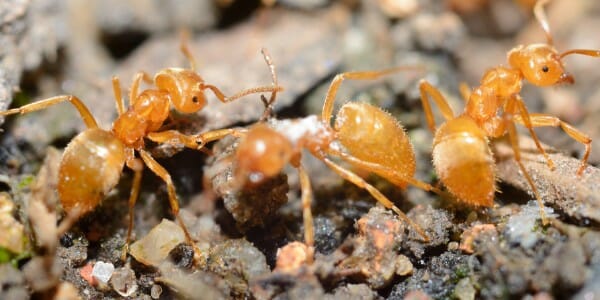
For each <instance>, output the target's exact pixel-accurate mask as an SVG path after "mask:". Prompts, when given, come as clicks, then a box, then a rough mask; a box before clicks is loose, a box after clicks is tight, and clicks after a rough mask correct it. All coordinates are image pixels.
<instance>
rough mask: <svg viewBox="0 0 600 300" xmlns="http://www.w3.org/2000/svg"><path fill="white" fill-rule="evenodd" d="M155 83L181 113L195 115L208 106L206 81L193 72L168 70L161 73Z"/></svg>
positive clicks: (176, 69)
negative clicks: (203, 84)
mask: <svg viewBox="0 0 600 300" xmlns="http://www.w3.org/2000/svg"><path fill="white" fill-rule="evenodd" d="M154 81H155V83H156V86H157V87H158V88H159V89H161V90H166V91H167V92H168V93H169V95H170V96H171V103H173V106H175V109H177V110H178V111H179V112H182V113H194V112H197V111H199V110H201V109H202V108H204V106H206V96H205V95H204V91H203V89H202V83H203V82H204V80H202V78H201V77H200V76H199V75H198V74H197V73H195V72H193V71H191V70H187V69H178V68H170V69H166V70H163V71H161V72H159V73H158V74H157V75H156V77H155V79H154Z"/></svg>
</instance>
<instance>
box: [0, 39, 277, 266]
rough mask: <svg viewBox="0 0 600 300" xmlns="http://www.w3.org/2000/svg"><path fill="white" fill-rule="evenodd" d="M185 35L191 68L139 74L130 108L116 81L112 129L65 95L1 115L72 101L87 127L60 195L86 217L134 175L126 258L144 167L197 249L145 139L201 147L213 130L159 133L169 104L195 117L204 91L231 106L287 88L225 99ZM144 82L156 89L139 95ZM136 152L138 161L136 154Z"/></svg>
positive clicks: (67, 157) (64, 164)
mask: <svg viewBox="0 0 600 300" xmlns="http://www.w3.org/2000/svg"><path fill="white" fill-rule="evenodd" d="M185 38H186V37H185V36H184V37H183V38H182V42H181V51H182V52H183V54H184V55H185V56H186V57H187V59H188V60H189V62H190V65H191V67H190V69H183V68H166V69H163V70H161V71H159V72H158V73H156V75H155V76H154V78H153V79H152V78H151V77H150V76H149V75H148V74H147V73H144V72H138V73H137V74H136V75H135V77H134V80H133V83H132V86H131V90H130V94H129V102H130V103H129V107H128V108H127V110H126V109H125V104H124V101H123V98H122V96H121V88H120V85H119V80H118V78H117V77H113V78H112V84H113V92H114V95H115V100H116V105H117V111H118V117H117V119H116V120H115V121H114V123H113V125H112V128H111V129H110V130H104V129H101V128H99V127H98V124H97V122H96V120H95V119H94V117H93V115H92V114H91V113H90V111H89V110H88V108H87V107H86V105H85V104H84V103H83V102H82V101H81V100H80V99H79V98H77V97H76V96H72V95H63V96H55V97H51V98H47V99H43V100H40V101H37V102H34V103H31V104H27V105H24V106H22V107H19V108H14V109H10V110H7V111H2V112H0V116H6V115H12V114H17V113H20V114H25V113H30V112H33V111H37V110H42V109H45V108H47V107H49V106H52V105H55V104H59V103H62V102H65V101H68V102H69V103H71V104H72V105H73V106H74V107H75V108H76V109H77V111H78V112H79V115H80V116H81V119H82V120H83V121H84V123H85V125H86V126H87V129H86V130H84V131H83V132H81V133H79V134H78V135H77V136H75V137H74V138H73V139H72V140H71V142H70V143H69V144H68V145H67V147H66V148H65V151H64V154H63V156H62V159H61V162H60V169H59V178H58V187H57V189H58V195H59V198H60V202H61V204H62V206H63V208H64V210H65V212H66V213H67V214H71V212H76V213H77V214H78V215H83V214H86V213H88V212H90V211H91V210H93V209H94V208H95V207H96V206H98V204H99V203H100V202H101V201H102V200H103V199H104V197H105V195H106V194H107V193H108V192H109V191H110V190H111V189H112V188H113V187H114V186H115V185H116V184H117V183H118V181H119V178H120V176H121V173H122V172H123V166H124V165H126V166H127V167H128V168H130V169H131V170H133V171H134V178H133V186H132V189H131V194H130V197H129V227H128V229H127V240H126V243H125V248H124V252H123V258H124V256H125V255H126V253H127V251H128V246H129V242H130V239H131V232H132V229H133V208H134V206H135V202H136V200H137V198H138V194H139V191H140V184H141V178H142V171H143V168H144V165H146V166H147V167H148V168H150V170H152V172H154V173H155V174H156V175H157V176H159V177H160V178H161V179H162V180H163V181H164V182H165V183H166V184H167V191H168V196H169V204H170V206H171V211H172V213H173V215H174V216H175V218H176V219H177V220H178V222H179V224H180V226H181V228H182V229H183V231H184V233H185V236H186V240H187V242H188V243H190V245H192V246H193V247H194V250H195V252H196V253H197V254H198V253H199V250H198V249H197V247H196V246H195V244H194V243H193V240H192V238H191V236H190V234H189V232H188V230H187V228H186V226H185V225H184V223H183V221H182V220H181V218H180V216H179V202H178V200H177V194H176V192H175V186H174V184H173V181H172V179H171V176H170V175H169V173H168V172H167V170H165V169H164V168H163V167H162V166H161V165H160V164H158V162H156V160H155V159H154V158H153V157H152V156H151V155H150V153H149V152H147V151H146V150H145V149H144V148H145V146H144V145H145V142H144V139H145V138H147V139H149V140H151V141H154V142H157V143H166V142H169V143H177V144H182V145H184V146H186V147H190V148H195V149H201V148H202V147H203V146H204V144H205V142H206V139H210V137H211V136H212V133H211V132H208V133H205V134H199V135H192V136H188V135H183V134H181V133H179V132H177V131H174V130H167V131H159V130H160V128H161V127H162V126H163V123H164V122H165V120H167V118H168V117H169V113H170V109H171V105H172V106H173V107H174V109H175V110H177V111H179V112H182V113H188V114H189V113H195V112H198V111H200V110H201V109H202V108H204V106H206V104H207V101H206V96H205V94H204V92H205V90H210V91H211V92H212V93H213V94H214V95H215V96H216V97H217V98H218V99H219V100H220V101H221V102H224V103H226V102H230V101H233V100H236V99H238V98H241V97H243V96H245V95H248V94H254V93H263V92H276V91H281V90H283V89H282V88H281V87H279V86H263V87H256V88H251V89H247V90H243V91H241V92H239V93H237V94H235V95H233V96H230V97H227V96H225V95H224V93H223V92H221V90H219V89H218V88H217V87H215V86H213V85H210V84H207V83H206V82H205V81H204V80H203V79H202V77H200V75H198V74H197V73H196V72H195V69H196V68H195V64H196V63H195V60H194V58H193V56H192V54H191V52H190V51H189V49H188V48H187V45H186V39H185ZM142 80H145V81H147V82H148V83H150V84H153V85H154V86H155V88H154V89H146V90H144V91H142V92H141V93H139V91H138V90H139V85H140V82H141V81H142ZM136 152H137V153H138V154H139V156H140V157H141V159H140V158H137V157H136V156H135V153H136Z"/></svg>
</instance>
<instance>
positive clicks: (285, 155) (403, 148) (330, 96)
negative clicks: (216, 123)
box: [231, 67, 442, 262]
mask: <svg viewBox="0 0 600 300" xmlns="http://www.w3.org/2000/svg"><path fill="white" fill-rule="evenodd" d="M410 69H413V68H411V67H397V68H392V69H387V70H382V71H366V72H346V73H341V74H338V75H337V76H336V77H335V78H334V79H333V81H332V83H331V85H330V87H329V90H328V92H327V96H326V97H325V102H324V106H323V110H322V115H321V117H318V116H316V115H311V116H308V117H304V118H299V119H286V120H278V119H275V118H269V116H268V112H270V109H271V108H270V105H271V104H272V102H273V101H274V99H275V93H272V96H271V99H270V101H266V100H265V99H264V98H263V102H265V104H266V106H267V110H266V111H267V112H266V114H265V116H264V119H265V120H264V122H259V123H257V124H255V125H253V126H252V127H250V128H249V129H248V130H247V131H244V132H238V136H241V137H242V138H241V140H240V142H239V144H238V146H237V150H236V153H235V157H234V161H235V162H236V166H235V170H234V175H233V180H232V182H231V188H232V189H239V188H243V187H244V186H252V185H254V184H258V183H260V182H262V181H263V180H265V179H266V178H269V177H272V176H274V175H276V174H279V173H280V172H281V171H282V169H283V168H284V167H285V166H286V165H287V164H288V163H289V164H290V165H291V166H292V167H294V168H296V169H297V171H298V174H299V180H300V188H301V192H302V196H301V198H302V209H303V222H304V240H305V243H306V245H307V246H308V248H309V253H308V261H309V262H312V260H313V255H314V249H313V245H314V228H313V218H312V212H311V202H312V189H311V185H310V179H309V176H308V174H307V172H306V170H305V168H304V166H303V165H302V163H301V156H302V151H303V150H307V151H308V152H310V153H311V154H312V155H313V156H314V157H316V158H317V159H319V160H321V161H322V162H323V163H325V164H326V165H327V166H328V167H329V168H330V169H331V170H333V171H334V172H335V173H337V174H338V175H339V176H341V177H342V178H344V179H345V180H348V181H350V182H351V183H353V184H355V185H356V186H358V187H360V188H363V189H366V190H367V191H368V192H369V193H370V194H371V196H373V197H374V198H375V199H376V200H377V201H378V202H379V203H381V204H382V205H383V206H385V207H386V208H388V209H391V210H393V211H394V212H395V213H397V214H398V215H399V216H400V217H401V218H402V219H403V220H404V221H405V222H407V223H408V224H410V226H411V227H412V228H413V229H414V230H416V231H417V232H418V234H419V235H420V236H421V237H422V238H423V239H424V240H426V241H427V240H429V238H428V236H427V234H426V233H425V231H424V230H423V229H422V228H421V227H420V226H419V225H418V224H416V223H414V222H413V221H411V220H410V219H409V218H408V217H407V216H406V215H405V214H404V213H403V212H402V211H401V210H400V209H399V208H398V207H396V206H395V205H394V204H393V202H392V201H390V200H389V199H388V198H387V197H386V196H385V195H383V194H382V193H381V192H380V191H379V190H378V189H377V188H375V187H374V186H372V185H371V184H369V183H368V182H366V181H365V180H364V179H363V178H361V177H360V176H358V175H357V174H355V173H353V172H352V171H350V170H348V169H346V168H344V167H343V166H341V165H339V164H337V163H336V162H334V161H333V160H331V158H330V157H331V156H333V157H338V158H340V159H341V160H343V161H345V162H348V163H350V164H351V165H353V166H354V167H357V168H359V169H361V170H364V171H367V172H372V173H375V174H377V175H379V176H382V177H384V178H385V179H387V180H389V181H390V182H391V183H393V184H395V185H397V186H399V187H401V188H405V187H406V186H407V185H409V184H410V185H414V186H416V187H419V188H421V189H424V190H426V191H434V192H436V193H440V194H441V193H442V192H441V191H440V190H438V189H437V188H435V187H432V186H430V185H429V184H427V183H424V182H422V181H419V180H417V179H415V178H414V177H413V175H414V173H415V155H414V152H413V148H412V144H411V143H410V140H409V139H408V136H407V134H406V132H405V131H404V128H403V127H402V126H401V125H400V123H398V122H397V120H396V119H394V118H393V117H392V116H391V115H389V114H388V113H386V112H384V111H383V110H381V109H380V108H378V107H375V106H373V105H370V104H367V103H358V102H348V103H346V104H344V105H343V106H342V107H341V108H340V110H339V112H338V113H337V115H336V118H335V123H334V125H333V126H332V124H331V118H332V116H333V105H334V101H335V97H336V94H337V90H338V88H339V87H340V85H341V83H342V82H343V81H344V80H345V79H352V80H374V79H377V78H379V77H381V76H384V75H388V74H391V73H394V72H398V71H402V70H410ZM275 82H276V79H275Z"/></svg>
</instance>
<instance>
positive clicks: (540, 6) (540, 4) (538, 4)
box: [533, 0, 553, 45]
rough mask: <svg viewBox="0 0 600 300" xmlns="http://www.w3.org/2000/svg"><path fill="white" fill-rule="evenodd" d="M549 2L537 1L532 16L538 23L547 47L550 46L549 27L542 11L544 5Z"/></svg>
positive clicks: (545, 0) (544, 0)
mask: <svg viewBox="0 0 600 300" xmlns="http://www.w3.org/2000/svg"><path fill="white" fill-rule="evenodd" d="M548 2H549V0H538V1H537V2H536V3H535V7H534V8H533V14H534V15H535V18H536V19H537V20H538V22H540V25H541V26H542V29H543V30H544V33H545V34H546V40H547V41H548V45H552V43H553V41H552V35H551V34H550V25H548V17H547V16H546V12H545V11H544V5H546V3H548Z"/></svg>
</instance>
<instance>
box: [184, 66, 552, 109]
mask: <svg viewBox="0 0 600 300" xmlns="http://www.w3.org/2000/svg"><path fill="white" fill-rule="evenodd" d="M544 72H546V71H544ZM192 102H194V103H198V96H193V97H192Z"/></svg>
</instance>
